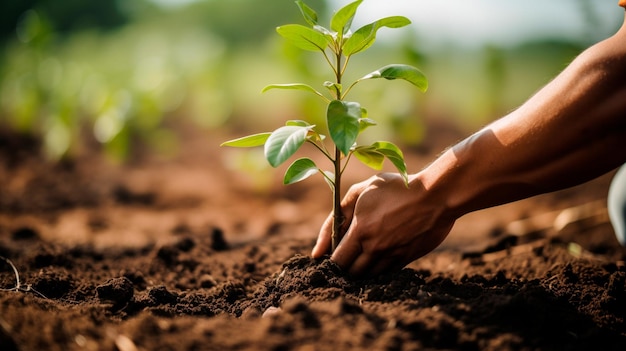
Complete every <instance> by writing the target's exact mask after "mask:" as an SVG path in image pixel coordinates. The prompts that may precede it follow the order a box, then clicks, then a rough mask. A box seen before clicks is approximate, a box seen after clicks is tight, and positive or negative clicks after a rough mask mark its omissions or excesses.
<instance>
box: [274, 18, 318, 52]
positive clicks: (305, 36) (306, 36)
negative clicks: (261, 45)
mask: <svg viewBox="0 0 626 351" xmlns="http://www.w3.org/2000/svg"><path fill="white" fill-rule="evenodd" d="M276 31H277V32H278V34H280V35H281V36H283V37H284V38H285V39H287V40H288V41H289V42H290V43H292V44H293V45H295V46H297V47H299V48H300V49H303V50H308V51H324V49H326V46H327V45H328V40H327V39H326V36H325V35H324V34H322V33H320V32H318V31H316V30H313V29H311V28H309V27H305V26H302V25H299V24H286V25H284V26H280V27H278V28H276Z"/></svg>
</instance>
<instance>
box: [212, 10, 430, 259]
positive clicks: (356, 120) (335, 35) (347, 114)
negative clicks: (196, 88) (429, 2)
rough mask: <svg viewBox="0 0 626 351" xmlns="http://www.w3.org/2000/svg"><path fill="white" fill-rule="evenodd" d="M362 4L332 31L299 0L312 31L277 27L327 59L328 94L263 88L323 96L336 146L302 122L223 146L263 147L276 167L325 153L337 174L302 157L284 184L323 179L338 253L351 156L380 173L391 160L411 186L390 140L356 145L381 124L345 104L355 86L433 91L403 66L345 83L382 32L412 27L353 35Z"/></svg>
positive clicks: (396, 19) (396, 22)
mask: <svg viewBox="0 0 626 351" xmlns="http://www.w3.org/2000/svg"><path fill="white" fill-rule="evenodd" d="M362 2H363V0H357V1H354V2H352V3H350V4H348V5H346V6H344V7H343V8H341V9H339V10H338V11H337V12H336V13H335V14H334V15H333V16H332V18H331V20H330V29H327V28H325V27H323V26H321V25H320V24H319V23H318V15H317V13H316V12H315V11H314V10H313V9H311V8H310V7H309V6H307V5H306V4H305V3H304V2H302V1H300V0H297V1H296V4H297V6H298V7H299V9H300V12H301V13H302V16H303V17H304V20H305V22H306V23H307V24H308V26H304V25H299V24H287V25H284V26H280V27H278V28H276V31H277V32H278V34H280V35H281V36H282V37H284V38H285V39H287V40H288V41H289V42H290V43H291V44H293V45H295V46H297V47H298V48H300V49H303V50H307V51H315V52H320V53H321V54H322V56H323V58H324V60H325V61H326V62H327V63H328V65H329V66H330V68H331V70H332V73H333V76H334V81H326V82H324V84H323V86H324V87H325V88H326V89H327V91H326V94H327V95H325V94H323V93H321V92H320V91H318V90H317V89H315V88H313V87H312V86H310V85H308V84H302V83H294V84H272V85H268V86H266V87H265V88H264V89H263V92H266V91H268V90H271V89H293V90H301V91H306V92H309V93H313V94H315V95H317V96H319V97H320V98H321V99H322V100H323V101H324V102H325V103H326V104H327V109H326V111H327V112H326V131H327V132H328V134H329V135H330V139H331V141H332V145H331V148H328V145H327V141H326V137H325V135H324V134H322V133H321V132H320V128H319V127H318V126H316V125H312V124H310V123H308V122H306V121H303V120H290V121H287V122H286V124H285V125H284V126H282V127H280V128H278V129H276V130H274V131H273V132H268V133H259V134H254V135H249V136H246V137H242V138H238V139H233V140H229V141H226V142H224V143H222V145H223V146H233V147H256V146H263V145H264V151H265V158H266V159H267V161H268V162H269V163H270V165H272V166H273V167H278V166H279V165H281V164H282V163H283V162H285V161H286V160H287V159H289V158H290V157H291V156H292V155H293V154H294V153H295V152H296V151H298V149H300V147H301V146H302V145H303V144H304V143H309V144H311V145H313V146H314V147H315V148H317V149H318V150H319V151H320V152H321V153H322V154H324V156H325V157H326V158H327V159H328V160H329V161H330V162H331V164H332V171H327V170H323V169H321V168H319V167H318V166H317V165H316V164H315V162H314V161H313V160H311V159H310V158H306V157H305V158H299V159H297V160H295V161H294V162H293V163H292V164H291V165H290V166H289V168H288V169H287V171H286V172H285V176H284V180H283V183H284V184H293V183H296V182H299V181H302V180H304V179H306V178H308V177H310V176H312V175H314V174H318V173H319V174H321V175H322V176H323V177H324V179H325V180H326V182H327V183H328V185H329V186H330V189H331V191H332V192H333V232H332V250H333V251H334V250H335V249H336V247H337V245H338V244H339V237H340V235H341V233H340V230H341V227H342V224H343V223H344V221H345V217H344V215H343V213H342V211H341V206H340V202H341V177H342V175H343V172H344V171H345V169H346V165H347V164H348V162H349V160H350V158H351V157H352V156H354V157H356V158H357V159H358V160H359V161H361V162H362V163H364V164H365V165H367V166H369V167H371V168H373V169H375V170H381V169H382V166H383V162H384V159H385V158H387V159H388V160H389V161H391V163H392V164H393V165H394V166H395V167H396V168H397V169H398V171H399V172H400V174H401V175H402V176H403V177H404V180H405V183H406V185H407V186H408V179H407V168H406V164H405V161H404V156H403V154H402V151H401V150H400V149H399V148H398V147H397V146H396V145H394V144H393V143H391V142H388V141H377V142H375V143H373V144H371V145H357V137H358V136H359V134H360V133H361V132H363V131H364V130H365V129H367V128H368V127H371V126H374V125H376V122H375V121H374V120H372V119H370V118H368V117H367V111H366V109H365V108H363V107H362V106H361V104H360V103H358V102H355V101H349V100H346V98H347V96H348V93H349V92H350V91H351V90H352V88H353V87H354V86H355V85H356V84H358V83H360V82H362V81H365V80H369V79H375V78H385V79H388V80H395V79H402V80H405V81H408V82H409V83H412V84H413V85H415V86H417V88H418V89H420V90H421V91H422V92H425V91H426V89H427V88H428V81H427V79H426V77H425V76H424V74H423V73H422V72H420V71H419V70H418V69H417V68H415V67H412V66H408V65H403V64H391V65H387V66H384V67H382V68H380V69H378V70H375V71H373V72H371V73H369V74H366V75H365V76H363V77H361V78H360V79H357V80H356V81H354V82H352V84H350V85H345V84H344V82H343V77H344V75H345V72H346V68H347V66H348V63H349V61H350V58H351V57H352V56H354V55H355V54H357V53H360V52H363V51H365V50H367V49H368V48H369V47H371V46H372V44H373V43H374V41H375V40H376V34H377V32H378V30H379V29H380V28H383V27H388V28H400V27H404V26H406V25H408V24H410V23H411V22H410V21H409V19H407V18H406V17H402V16H392V17H385V18H382V19H379V20H377V21H375V22H372V23H370V24H367V25H365V26H363V27H361V28H359V29H357V30H356V31H354V32H352V31H351V30H350V27H351V25H352V20H353V18H354V16H355V14H356V11H357V8H358V7H359V5H361V3H362Z"/></svg>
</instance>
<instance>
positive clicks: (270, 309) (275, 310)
mask: <svg viewBox="0 0 626 351" xmlns="http://www.w3.org/2000/svg"><path fill="white" fill-rule="evenodd" d="M281 311H282V309H281V308H280V307H274V306H271V307H268V308H267V309H266V310H265V312H263V315H262V316H261V317H263V318H267V317H271V316H275V315H277V314H279V313H280V312H281Z"/></svg>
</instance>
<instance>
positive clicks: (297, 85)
mask: <svg viewBox="0 0 626 351" xmlns="http://www.w3.org/2000/svg"><path fill="white" fill-rule="evenodd" d="M272 89H284V90H302V91H308V92H311V93H313V94H316V95H320V96H321V95H322V93H320V92H319V91H317V90H315V89H314V88H313V87H312V86H310V85H308V84H302V83H291V84H270V85H268V86H266V87H265V88H263V90H261V93H265V92H266V91H268V90H272Z"/></svg>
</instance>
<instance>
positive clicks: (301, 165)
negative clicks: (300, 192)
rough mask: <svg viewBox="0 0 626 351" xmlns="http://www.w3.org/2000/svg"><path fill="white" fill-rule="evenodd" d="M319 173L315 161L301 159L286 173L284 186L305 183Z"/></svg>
mask: <svg viewBox="0 0 626 351" xmlns="http://www.w3.org/2000/svg"><path fill="white" fill-rule="evenodd" d="M319 171H320V170H319V168H317V166H316V165H315V162H313V160H311V159H309V158H306V157H305V158H299V159H297V160H295V161H294V162H293V163H292V164H291V166H289V168H288V169H287V171H286V172H285V177H284V179H283V184H285V185H287V184H293V183H297V182H300V181H303V180H305V179H307V178H308V177H310V176H312V175H314V174H316V173H317V172H319Z"/></svg>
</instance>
